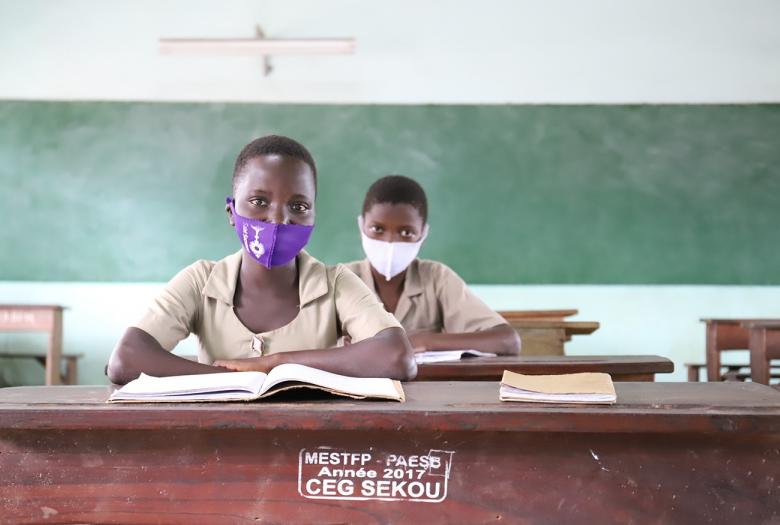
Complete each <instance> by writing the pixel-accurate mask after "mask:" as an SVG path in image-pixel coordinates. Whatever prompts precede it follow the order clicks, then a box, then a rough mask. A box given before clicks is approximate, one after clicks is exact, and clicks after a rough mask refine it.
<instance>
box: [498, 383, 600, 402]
mask: <svg viewBox="0 0 780 525" xmlns="http://www.w3.org/2000/svg"><path fill="white" fill-rule="evenodd" d="M499 399H500V400H501V401H529V402H535V403H588V404H591V403H592V404H612V403H614V402H615V395H614V394H583V393H577V394H575V393H570V394H548V393H543V392H533V391H530V390H522V389H519V388H515V387H512V386H507V385H501V389H500V391H499Z"/></svg>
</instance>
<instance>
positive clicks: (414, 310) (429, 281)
mask: <svg viewBox="0 0 780 525" xmlns="http://www.w3.org/2000/svg"><path fill="white" fill-rule="evenodd" d="M345 266H346V267H347V268H349V269H350V270H352V271H353V272H355V274H356V275H357V276H358V277H360V279H361V280H362V281H363V282H364V283H366V285H367V286H368V287H369V288H370V289H371V290H372V291H375V290H376V288H375V287H374V278H373V276H372V275H371V263H370V262H368V259H364V260H362V261H354V262H351V263H347V264H345ZM375 293H376V292H375ZM395 317H396V318H397V319H398V321H400V322H401V325H402V326H403V327H404V328H405V329H406V330H408V331H411V330H424V331H430V332H445V333H463V332H478V331H480V330H487V329H488V328H493V327H494V326H498V325H500V324H505V323H506V320H504V318H503V317H501V316H500V315H498V314H497V313H496V312H494V311H493V310H492V309H491V308H490V307H489V306H488V305H486V304H485V303H484V302H482V301H481V300H480V299H479V298H478V297H477V296H476V295H474V294H473V293H472V292H471V291H470V290H469V289H468V287H467V286H466V283H465V282H464V281H463V279H461V278H460V276H458V274H456V273H455V272H454V271H453V270H452V269H450V268H449V267H448V266H447V265H445V264H442V263H440V262H436V261H429V260H426V259H415V260H414V261H412V264H410V265H409V268H407V269H406V279H405V281H404V287H403V290H402V291H401V297H400V299H399V300H398V305H397V306H396V309H395Z"/></svg>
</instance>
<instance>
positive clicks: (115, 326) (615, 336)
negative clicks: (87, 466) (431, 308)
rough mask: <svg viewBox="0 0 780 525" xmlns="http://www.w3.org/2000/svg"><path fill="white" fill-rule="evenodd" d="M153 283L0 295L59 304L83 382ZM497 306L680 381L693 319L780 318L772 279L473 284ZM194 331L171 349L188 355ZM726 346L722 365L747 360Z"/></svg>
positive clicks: (700, 343) (32, 342) (29, 374)
mask: <svg viewBox="0 0 780 525" xmlns="http://www.w3.org/2000/svg"><path fill="white" fill-rule="evenodd" d="M160 286H161V285H160V284H103V283H38V282H0V302H10V303H41V304H52V303H53V304H63V305H66V306H68V308H69V310H67V311H66V313H65V326H64V336H65V337H64V350H65V351H66V352H72V353H84V354H86V356H85V358H84V359H83V360H82V361H81V365H80V368H79V371H80V382H81V383H82V384H96V383H104V382H106V379H105V377H104V376H103V365H104V364H105V363H106V361H107V359H108V356H109V355H110V353H111V350H112V348H113V346H114V344H115V343H116V341H117V340H118V339H119V337H120V336H121V334H122V332H123V331H124V329H125V328H126V327H127V326H128V325H129V324H131V323H132V322H133V321H134V320H135V319H137V318H138V317H140V315H141V313H143V311H144V309H145V308H146V305H147V304H148V302H149V300H150V298H151V297H153V296H154V294H155V293H156V291H157V290H158V289H159V288H160ZM473 289H474V291H475V292H476V293H477V295H479V296H480V297H481V298H482V299H484V300H485V301H486V302H487V303H488V304H489V305H490V306H492V307H493V308H495V309H499V310H501V309H507V310H508V309H557V308H572V307H573V308H579V310H580V315H579V316H577V317H576V318H574V319H581V320H586V321H599V322H601V325H602V326H601V328H600V329H599V330H598V331H597V332H595V333H594V334H592V335H588V336H575V337H574V338H573V339H572V341H571V342H569V343H567V347H566V352H567V353H568V354H571V355H609V354H612V355H618V354H624V355H625V354H656V355H663V356H666V357H669V358H670V359H672V360H673V361H674V363H675V368H676V370H675V372H674V373H673V374H663V375H659V376H658V377H657V379H658V380H660V381H684V380H685V379H686V375H685V369H684V367H683V363H685V362H688V361H700V362H703V361H704V326H703V324H702V323H700V322H699V319H700V318H701V317H780V286H773V287H749V286H590V285H588V286H563V285H556V286H498V285H491V286H485V285H482V286H474V287H473ZM45 347H46V340H45V336H35V335H20V334H0V352H2V351H11V350H17V349H18V350H21V351H34V350H42V349H44V348H45ZM196 348H197V343H196V341H195V339H194V338H193V337H191V338H190V339H187V340H186V341H184V342H183V343H182V344H181V345H179V347H178V348H177V349H176V353H178V354H185V355H186V354H190V355H192V354H195V353H196ZM747 360H748V357H747V355H746V352H731V353H729V354H727V355H726V359H725V360H724V361H726V362H747ZM2 382H5V383H12V384H36V383H38V384H40V383H42V382H43V369H42V368H41V367H39V366H37V365H36V364H34V363H30V362H28V361H26V360H5V359H4V360H2V362H0V383H2Z"/></svg>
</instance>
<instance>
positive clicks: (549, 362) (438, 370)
mask: <svg viewBox="0 0 780 525" xmlns="http://www.w3.org/2000/svg"><path fill="white" fill-rule="evenodd" d="M504 370H510V371H512V372H518V373H521V374H573V373H577V372H605V373H607V374H610V375H611V376H612V380H613V381H654V380H655V374H663V373H669V372H674V363H672V361H670V360H669V359H667V358H665V357H661V356H657V355H589V356H571V355H564V356H557V355H550V356H522V355H520V356H498V357H471V358H466V359H461V360H459V361H450V362H442V363H428V364H423V365H417V379H416V380H417V381H499V380H501V376H502V375H503V373H504Z"/></svg>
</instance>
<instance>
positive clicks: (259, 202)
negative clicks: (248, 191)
mask: <svg viewBox="0 0 780 525" xmlns="http://www.w3.org/2000/svg"><path fill="white" fill-rule="evenodd" d="M249 202H250V203H251V204H252V205H253V206H261V207H265V206H268V200H267V199H266V198H265V197H252V198H251V199H249Z"/></svg>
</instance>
